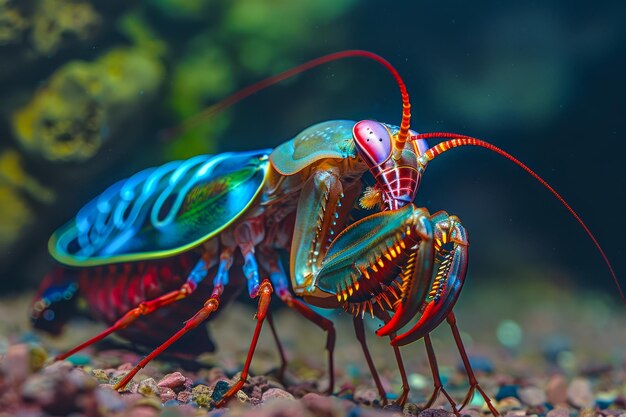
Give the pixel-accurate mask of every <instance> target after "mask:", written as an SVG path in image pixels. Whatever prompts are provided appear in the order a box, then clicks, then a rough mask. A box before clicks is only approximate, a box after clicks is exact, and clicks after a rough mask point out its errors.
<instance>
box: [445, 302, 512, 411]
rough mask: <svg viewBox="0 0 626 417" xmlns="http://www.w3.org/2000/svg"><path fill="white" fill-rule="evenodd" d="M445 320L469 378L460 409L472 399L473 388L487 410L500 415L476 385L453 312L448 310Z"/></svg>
mask: <svg viewBox="0 0 626 417" xmlns="http://www.w3.org/2000/svg"><path fill="white" fill-rule="evenodd" d="M447 320H448V324H449V325H450V328H451V329H452V335H453V336H454V342H455V343H456V346H457V348H458V349H459V354H460V355H461V359H462V360H463V365H464V366H465V372H466V373H467V378H468V379H469V384H470V388H469V391H468V392H467V395H466V396H465V400H463V403H462V404H461V407H460V409H463V407H465V406H466V405H467V404H469V402H470V401H471V400H472V397H473V396H474V390H478V392H479V393H480V395H481V396H482V397H483V399H484V400H485V402H486V403H487V407H489V410H490V411H491V412H492V413H493V415H494V416H498V415H500V414H499V413H498V410H496V408H495V407H494V406H493V404H491V399H490V398H489V396H488V395H487V394H485V392H484V391H483V389H482V388H481V387H480V385H478V381H477V380H476V377H475V376H474V371H473V370H472V366H471V365H470V362H469V358H468V357H467V353H466V352H465V347H464V346H463V341H462V340H461V335H460V333H459V329H458V327H457V325H456V317H455V316H454V312H450V314H448V318H447Z"/></svg>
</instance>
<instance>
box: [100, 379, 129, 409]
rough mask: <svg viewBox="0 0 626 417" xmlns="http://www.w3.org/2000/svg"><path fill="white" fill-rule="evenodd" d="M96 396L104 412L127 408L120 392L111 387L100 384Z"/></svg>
mask: <svg viewBox="0 0 626 417" xmlns="http://www.w3.org/2000/svg"><path fill="white" fill-rule="evenodd" d="M95 397H96V401H97V404H98V407H99V408H100V410H103V411H104V412H111V413H115V412H119V411H121V410H123V409H124V408H126V404H125V403H124V401H123V400H122V397H121V396H120V394H119V393H118V392H117V391H115V390H114V389H113V388H111V387H107V386H104V385H100V386H99V387H98V388H96V391H95Z"/></svg>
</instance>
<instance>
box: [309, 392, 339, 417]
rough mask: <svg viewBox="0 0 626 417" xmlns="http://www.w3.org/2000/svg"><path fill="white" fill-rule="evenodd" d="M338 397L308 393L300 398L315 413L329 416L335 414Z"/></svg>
mask: <svg viewBox="0 0 626 417" xmlns="http://www.w3.org/2000/svg"><path fill="white" fill-rule="evenodd" d="M335 401H336V399H334V398H332V397H325V396H323V395H320V394H316V393H313V392H311V393H308V394H306V395H305V396H304V397H302V398H301V399H300V402H301V403H302V404H303V405H304V406H305V407H307V408H308V409H309V410H311V411H312V412H313V414H314V415H320V416H327V415H333V410H335V409H336V408H337V407H336V402H335Z"/></svg>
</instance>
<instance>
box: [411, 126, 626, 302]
mask: <svg viewBox="0 0 626 417" xmlns="http://www.w3.org/2000/svg"><path fill="white" fill-rule="evenodd" d="M432 138H443V139H448V140H446V141H444V142H440V143H438V144H437V145H435V146H433V147H432V148H430V149H428V150H427V151H426V152H425V153H424V154H423V155H422V156H421V157H420V158H421V160H420V161H419V162H420V163H421V164H422V167H420V169H421V170H422V171H423V170H424V169H425V168H426V165H427V164H428V163H429V162H430V161H432V160H433V159H435V158H436V157H437V156H439V155H441V154H442V153H444V152H446V151H448V150H450V149H452V148H457V147H459V146H478V147H481V148H485V149H488V150H490V151H492V152H495V153H497V154H498V155H500V156H503V157H505V158H506V159H508V160H509V161H511V162H513V163H514V164H516V165H517V166H519V167H520V168H522V169H523V170H524V171H526V172H527V173H528V174H530V175H531V176H532V177H533V178H534V179H536V180H537V181H539V183H540V184H541V185H543V186H544V187H545V188H547V189H548V191H550V192H551V193H552V195H554V197H556V199H557V200H559V202H560V203H561V204H562V205H563V206H564V207H565V208H566V209H567V211H569V212H570V214H571V215H572V216H573V217H574V218H575V219H576V221H577V222H578V224H580V226H581V227H582V228H583V229H584V230H585V232H586V233H587V235H588V236H589V238H591V241H592V242H593V244H594V245H595V246H596V249H598V252H600V255H601V256H602V259H604V263H605V264H606V266H607V267H608V269H609V272H610V273H611V276H612V277H613V281H614V282H615V285H616V286H617V290H618V292H619V295H620V297H621V298H622V302H623V303H624V304H626V298H625V297H624V293H623V291H622V287H621V285H620V284H619V281H618V279H617V275H616V274H615V271H614V270H613V266H612V265H611V262H610V261H609V258H608V257H607V256H606V254H605V252H604V250H603V249H602V246H600V243H599V242H598V240H597V239H596V237H595V236H594V235H593V233H591V230H589V227H587V225H586V224H585V222H583V220H582V219H581V218H580V216H579V215H578V213H576V212H575V211H574V209H573V208H572V207H571V206H570V205H569V204H568V203H567V201H565V199H564V198H563V197H561V195H560V194H559V193H558V192H557V191H556V190H555V189H554V188H552V186H551V185H550V184H548V183H547V182H546V180H544V179H543V178H541V177H540V176H539V174H537V173H536V172H535V171H533V170H532V169H530V168H528V167H527V166H526V165H525V164H524V163H523V162H521V161H520V160H519V159H517V158H515V157H514V156H513V155H511V154H509V153H508V152H505V151H503V150H502V149H500V148H498V147H497V146H495V145H492V144H491V143H489V142H485V141H484V140H480V139H476V138H473V137H471V136H466V135H459V134H456V133H443V132H434V133H422V134H418V135H415V136H411V137H410V138H409V140H418V139H432Z"/></svg>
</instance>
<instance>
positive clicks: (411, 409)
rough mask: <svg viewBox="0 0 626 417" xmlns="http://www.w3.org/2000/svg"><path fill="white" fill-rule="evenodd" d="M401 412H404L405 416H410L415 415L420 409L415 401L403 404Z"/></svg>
mask: <svg viewBox="0 0 626 417" xmlns="http://www.w3.org/2000/svg"><path fill="white" fill-rule="evenodd" d="M402 412H403V413H404V415H405V416H407V417H411V416H417V415H418V414H419V412H420V409H419V407H418V406H417V404H415V403H406V404H404V408H403V409H402Z"/></svg>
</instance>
